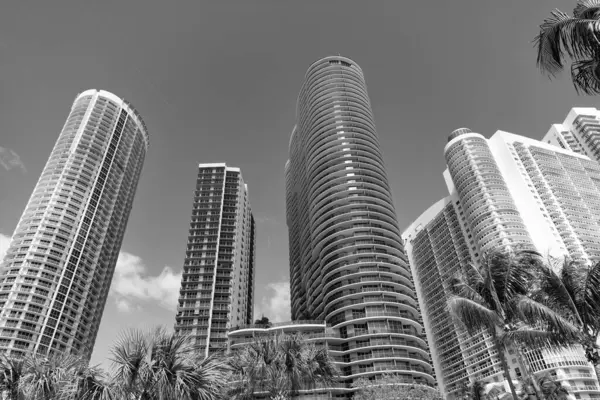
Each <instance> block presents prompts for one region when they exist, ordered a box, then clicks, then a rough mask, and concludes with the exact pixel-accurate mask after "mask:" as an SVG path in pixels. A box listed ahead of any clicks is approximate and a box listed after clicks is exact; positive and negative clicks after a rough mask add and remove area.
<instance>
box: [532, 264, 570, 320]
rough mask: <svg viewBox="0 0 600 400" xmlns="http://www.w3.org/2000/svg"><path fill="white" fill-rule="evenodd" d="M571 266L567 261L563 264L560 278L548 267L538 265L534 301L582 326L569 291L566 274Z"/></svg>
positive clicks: (568, 279)
mask: <svg viewBox="0 0 600 400" xmlns="http://www.w3.org/2000/svg"><path fill="white" fill-rule="evenodd" d="M572 264H573V263H572V262H570V261H568V260H567V261H566V262H565V264H564V266H563V270H562V272H561V274H562V275H561V276H559V275H558V274H557V273H555V272H554V271H553V270H552V269H551V268H549V267H548V266H545V265H540V266H539V267H538V269H537V271H538V272H539V274H538V279H539V281H540V291H539V292H538V293H536V295H537V298H535V299H536V300H537V301H538V302H542V303H544V304H545V305H547V306H549V307H550V308H551V309H553V310H556V311H560V312H562V313H563V314H564V316H565V317H567V319H568V318H569V317H570V318H571V319H572V320H573V321H574V322H575V323H577V324H582V321H581V318H580V316H579V311H578V310H577V306H576V304H575V298H574V296H575V291H574V290H572V289H570V282H571V278H570V277H569V276H568V274H567V273H568V271H569V270H570V265H572ZM564 276H566V279H564V278H563V277H564Z"/></svg>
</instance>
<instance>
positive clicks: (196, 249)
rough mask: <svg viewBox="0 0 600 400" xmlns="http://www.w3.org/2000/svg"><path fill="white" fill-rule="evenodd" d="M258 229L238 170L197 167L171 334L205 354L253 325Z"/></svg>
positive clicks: (221, 346)
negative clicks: (242, 327)
mask: <svg viewBox="0 0 600 400" xmlns="http://www.w3.org/2000/svg"><path fill="white" fill-rule="evenodd" d="M255 258H256V226H255V223H254V217H253V216H252V211H251V209H250V201H249V198H248V187H247V186H246V184H245V183H244V180H243V178H242V174H241V171H240V170H239V168H233V167H228V166H227V165H225V164H200V166H199V169H198V176H197V179H196V188H195V191H194V205H193V210H192V217H191V222H190V228H189V234H188V240H187V246H186V253H185V261H184V265H183V274H182V278H181V287H180V291H179V302H178V307H177V315H176V322H175V332H177V333H179V334H185V335H192V336H194V337H195V340H196V343H197V344H198V345H199V346H200V347H201V348H202V349H203V351H204V352H205V354H206V355H209V354H211V353H213V352H215V351H218V350H221V349H223V348H225V347H227V331H228V330H229V329H230V328H232V327H233V326H238V325H245V324H249V323H251V322H252V317H253V305H254V277H255V266H254V264H255Z"/></svg>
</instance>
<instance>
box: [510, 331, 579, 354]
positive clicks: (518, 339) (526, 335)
mask: <svg viewBox="0 0 600 400" xmlns="http://www.w3.org/2000/svg"><path fill="white" fill-rule="evenodd" d="M499 338H500V341H501V342H502V343H505V344H513V343H519V344H521V345H523V346H529V347H538V348H548V349H564V348H567V349H580V345H579V343H574V342H573V341H572V339H571V338H565V337H564V336H562V335H561V334H559V333H554V332H548V331H546V330H543V329H534V328H531V327H529V326H524V327H520V328H518V329H516V330H511V331H508V332H503V333H502V334H501V335H500V336H499Z"/></svg>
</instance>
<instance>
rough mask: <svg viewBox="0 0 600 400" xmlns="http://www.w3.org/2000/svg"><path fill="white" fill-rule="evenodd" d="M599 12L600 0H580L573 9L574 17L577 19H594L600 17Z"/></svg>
mask: <svg viewBox="0 0 600 400" xmlns="http://www.w3.org/2000/svg"><path fill="white" fill-rule="evenodd" d="M599 10H600V1H599V0H578V1H577V5H576V6H575V8H574V9H573V16H574V17H575V18H582V19H594V18H597V17H598V11H599Z"/></svg>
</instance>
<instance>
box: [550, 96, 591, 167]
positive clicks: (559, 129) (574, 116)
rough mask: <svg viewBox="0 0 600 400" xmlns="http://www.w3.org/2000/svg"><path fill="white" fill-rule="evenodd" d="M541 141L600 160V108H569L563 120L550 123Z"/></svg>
mask: <svg viewBox="0 0 600 400" xmlns="http://www.w3.org/2000/svg"><path fill="white" fill-rule="evenodd" d="M542 141H543V142H546V143H550V144H553V145H556V146H559V147H562V148H563V149H566V150H571V151H574V152H576V153H579V154H583V155H586V156H588V157H589V158H590V159H592V160H595V161H600V110H598V109H596V108H592V107H585V108H584V107H575V108H573V109H571V111H570V112H569V114H568V115H567V118H566V119H565V120H564V122H563V123H562V124H554V125H552V126H551V127H550V130H548V133H547V134H546V136H544V138H543V139H542Z"/></svg>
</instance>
